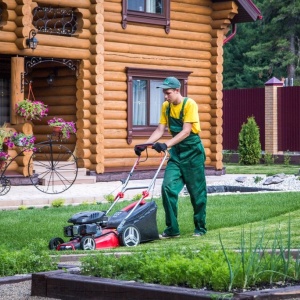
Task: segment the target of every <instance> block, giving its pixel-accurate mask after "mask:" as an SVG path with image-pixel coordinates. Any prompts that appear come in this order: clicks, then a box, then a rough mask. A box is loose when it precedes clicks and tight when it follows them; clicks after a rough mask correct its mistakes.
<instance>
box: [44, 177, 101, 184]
mask: <svg viewBox="0 0 300 300" xmlns="http://www.w3.org/2000/svg"><path fill="white" fill-rule="evenodd" d="M64 178H65V179H66V180H68V179H69V180H73V179H74V176H72V177H68V176H64ZM93 183H96V178H95V177H94V176H78V175H77V177H76V180H75V182H74V183H73V184H93ZM40 184H41V185H48V183H47V178H44V179H42V180H41V182H40ZM52 184H53V185H56V184H57V185H59V184H61V181H60V180H59V179H57V180H51V185H52Z"/></svg>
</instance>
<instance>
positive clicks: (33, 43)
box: [26, 29, 39, 50]
mask: <svg viewBox="0 0 300 300" xmlns="http://www.w3.org/2000/svg"><path fill="white" fill-rule="evenodd" d="M35 36H36V31H35V30H34V29H31V30H30V32H29V37H28V39H27V40H26V45H27V47H28V48H30V49H32V50H34V49H35V48H36V46H37V44H38V42H39V41H38V40H37V38H36V37H35Z"/></svg>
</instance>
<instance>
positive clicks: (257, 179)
mask: <svg viewBox="0 0 300 300" xmlns="http://www.w3.org/2000/svg"><path fill="white" fill-rule="evenodd" d="M262 180H263V178H262V177H260V176H255V177H254V182H255V183H259V182H260V181H262Z"/></svg>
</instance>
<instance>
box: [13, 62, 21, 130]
mask: <svg viewBox="0 0 300 300" xmlns="http://www.w3.org/2000/svg"><path fill="white" fill-rule="evenodd" d="M23 74H24V57H12V58H11V102H10V104H11V106H10V123H11V124H18V123H21V119H20V118H18V116H17V115H16V112H15V106H16V104H17V103H18V102H19V101H21V100H23V99H24V88H23V87H22V85H23V83H24V82H23V80H24V79H23V78H22V76H23Z"/></svg>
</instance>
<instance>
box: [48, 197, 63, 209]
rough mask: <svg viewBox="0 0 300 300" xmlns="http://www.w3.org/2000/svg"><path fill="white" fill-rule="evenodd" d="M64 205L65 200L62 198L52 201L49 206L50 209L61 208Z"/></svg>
mask: <svg viewBox="0 0 300 300" xmlns="http://www.w3.org/2000/svg"><path fill="white" fill-rule="evenodd" d="M64 204H65V200H64V199H62V198H58V199H55V200H53V201H52V203H51V206H52V207H61V206H63V205H64Z"/></svg>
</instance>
